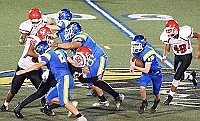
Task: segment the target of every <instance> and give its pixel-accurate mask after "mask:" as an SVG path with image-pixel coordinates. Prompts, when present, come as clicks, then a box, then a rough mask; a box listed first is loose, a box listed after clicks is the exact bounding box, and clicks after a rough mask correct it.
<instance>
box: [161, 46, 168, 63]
mask: <svg viewBox="0 0 200 121" xmlns="http://www.w3.org/2000/svg"><path fill="white" fill-rule="evenodd" d="M169 52H170V45H169V44H166V45H165V49H164V52H163V57H162V64H164V63H165V60H166V59H167V56H168V54H169Z"/></svg>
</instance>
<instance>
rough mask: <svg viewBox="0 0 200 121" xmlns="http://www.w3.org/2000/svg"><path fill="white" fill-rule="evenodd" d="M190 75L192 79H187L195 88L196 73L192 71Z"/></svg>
mask: <svg viewBox="0 0 200 121" xmlns="http://www.w3.org/2000/svg"><path fill="white" fill-rule="evenodd" d="M191 75H192V77H193V79H192V80H190V79H189V81H191V82H192V83H193V85H194V86H195V87H196V86H197V79H196V72H195V71H192V73H191Z"/></svg>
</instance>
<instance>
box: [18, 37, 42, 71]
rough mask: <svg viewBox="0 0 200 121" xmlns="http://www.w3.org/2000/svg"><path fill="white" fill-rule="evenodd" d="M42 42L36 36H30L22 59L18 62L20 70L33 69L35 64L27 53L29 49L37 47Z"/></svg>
mask: <svg viewBox="0 0 200 121" xmlns="http://www.w3.org/2000/svg"><path fill="white" fill-rule="evenodd" d="M40 41H41V40H40V39H39V37H37V36H35V35H30V36H28V38H27V41H26V44H25V48H24V51H23V54H22V56H21V58H20V59H19V61H18V66H19V67H20V68H23V69H27V68H29V67H31V66H32V65H34V64H35V63H34V62H33V61H32V57H30V56H27V52H28V49H29V46H30V45H33V46H34V48H35V47H36V45H37V44H38V43H39V42H40Z"/></svg>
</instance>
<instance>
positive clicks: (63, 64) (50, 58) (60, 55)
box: [40, 49, 71, 81]
mask: <svg viewBox="0 0 200 121" xmlns="http://www.w3.org/2000/svg"><path fill="white" fill-rule="evenodd" d="M40 61H45V62H46V66H47V68H48V69H49V70H50V71H51V72H52V74H53V75H54V76H55V78H56V80H58V81H59V80H60V79H61V78H62V77H63V76H64V75H71V72H70V70H69V67H68V63H67V53H66V52H65V51H64V50H62V49H58V50H55V51H50V52H49V53H45V54H43V55H41V56H40Z"/></svg>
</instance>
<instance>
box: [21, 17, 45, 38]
mask: <svg viewBox="0 0 200 121" xmlns="http://www.w3.org/2000/svg"><path fill="white" fill-rule="evenodd" d="M47 20H48V17H47V16H46V15H42V20H41V21H40V22H39V23H38V25H37V26H36V27H34V26H33V24H32V22H31V20H27V21H24V22H23V23H21V24H20V26H19V31H20V33H26V34H28V35H35V34H36V33H37V31H38V30H39V29H40V28H41V27H44V26H45V25H46V23H47Z"/></svg>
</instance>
